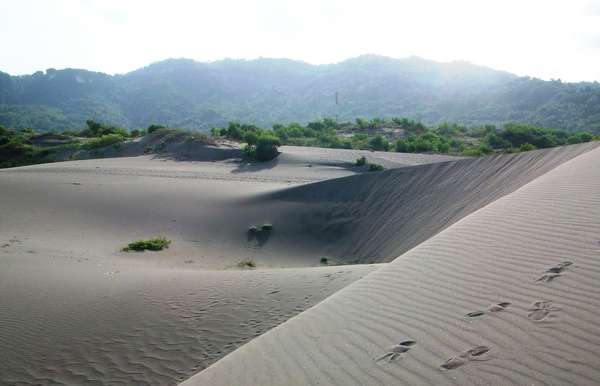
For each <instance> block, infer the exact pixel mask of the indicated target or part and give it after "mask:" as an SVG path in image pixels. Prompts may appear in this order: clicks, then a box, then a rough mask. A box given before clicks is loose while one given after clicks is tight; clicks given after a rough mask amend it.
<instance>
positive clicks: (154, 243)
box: [123, 236, 171, 252]
mask: <svg viewBox="0 0 600 386" xmlns="http://www.w3.org/2000/svg"><path fill="white" fill-rule="evenodd" d="M170 244H171V240H167V239H166V238H165V237H162V236H160V237H155V238H153V239H149V240H137V241H134V242H133V243H129V244H128V245H127V246H126V247H125V248H123V251H124V252H131V251H137V252H142V251H146V250H148V251H161V250H163V249H165V248H169V245H170Z"/></svg>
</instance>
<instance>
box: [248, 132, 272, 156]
mask: <svg viewBox="0 0 600 386" xmlns="http://www.w3.org/2000/svg"><path fill="white" fill-rule="evenodd" d="M279 145H280V141H279V138H277V137H276V136H274V135H272V134H265V133H263V134H262V135H261V136H260V137H258V140H257V141H256V145H250V144H248V146H246V149H245V152H246V154H247V155H248V156H249V157H252V158H254V159H256V160H258V161H262V162H265V161H270V160H272V159H274V158H275V157H277V156H278V155H279V150H277V148H278V147H279Z"/></svg>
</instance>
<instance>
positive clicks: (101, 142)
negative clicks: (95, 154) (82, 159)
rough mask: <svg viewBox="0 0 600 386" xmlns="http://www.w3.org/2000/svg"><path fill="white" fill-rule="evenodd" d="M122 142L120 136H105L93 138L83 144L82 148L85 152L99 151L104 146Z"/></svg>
mask: <svg viewBox="0 0 600 386" xmlns="http://www.w3.org/2000/svg"><path fill="white" fill-rule="evenodd" d="M122 141H123V136H121V135H120V134H106V135H103V136H101V137H98V138H93V139H91V140H89V141H87V142H85V143H84V144H83V145H82V147H83V148H84V149H87V150H92V149H99V148H102V147H105V146H109V145H114V144H117V143H119V142H122Z"/></svg>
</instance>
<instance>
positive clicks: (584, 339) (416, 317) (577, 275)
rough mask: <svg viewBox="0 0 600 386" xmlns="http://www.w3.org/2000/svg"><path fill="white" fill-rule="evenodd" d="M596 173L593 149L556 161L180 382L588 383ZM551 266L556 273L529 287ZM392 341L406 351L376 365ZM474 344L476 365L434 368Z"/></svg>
mask: <svg viewBox="0 0 600 386" xmlns="http://www.w3.org/2000/svg"><path fill="white" fill-rule="evenodd" d="M598 165H600V150H599V149H595V150H591V151H589V152H587V153H585V154H582V155H580V156H578V157H576V158H574V159H572V160H570V161H568V162H565V163H564V164H562V165H560V166H558V167H557V168H555V169H554V170H551V171H549V172H548V173H547V174H544V175H543V176H541V177H539V178H537V179H535V180H533V181H531V182H530V183H528V184H527V185H525V186H523V187H522V188H520V189H518V190H516V191H515V192H513V193H511V194H509V195H507V196H505V197H503V198H500V199H498V200H496V201H495V202H493V203H491V204H489V205H487V206H486V207H484V208H482V209H480V210H478V211H476V212H475V213H473V214H471V215H469V216H467V217H465V218H463V219H462V220H460V221H458V222H456V223H455V224H453V225H452V226H450V227H448V228H447V229H445V230H444V231H442V232H441V233H439V234H437V235H436V236H434V237H432V238H430V239H429V240H427V241H426V242H424V243H422V244H420V245H418V246H417V247H415V248H413V249H412V250H410V251H408V252H407V253H405V254H404V255H402V256H400V257H399V258H397V259H396V260H395V261H393V262H392V263H390V264H388V265H387V266H385V267H383V268H382V269H380V270H378V271H376V272H374V273H372V274H370V275H368V276H367V277H365V278H364V279H362V280H359V281H357V282H355V283H353V284H352V285H350V286H348V287H346V288H345V289H344V290H342V291H340V292H338V293H336V294H335V295H333V296H331V297H329V298H328V299H326V300H325V301H323V302H321V303H320V304H319V305H318V306H316V307H314V308H312V309H310V310H308V311H306V312H303V313H301V314H300V315H298V316H296V317H294V318H292V319H290V320H289V321H287V322H286V323H284V324H282V325H280V326H279V327H277V328H275V329H273V330H271V331H269V332H268V333H266V334H264V335H263V336H261V337H259V338H257V339H256V340H254V341H252V342H250V343H248V344H246V345H244V346H243V347H242V348H240V349H238V350H236V351H235V352H233V353H232V354H230V355H228V356H226V357H225V358H223V359H222V360H220V361H219V362H217V363H216V364H214V365H212V366H211V367H209V368H208V369H206V370H204V371H203V372H200V373H199V374H197V375H196V376H194V377H193V378H191V379H190V380H188V381H187V382H185V383H184V384H185V385H237V384H244V385H283V384H285V385H317V384H319V385H323V384H326V385H399V384H406V385H484V384H485V385H488V384H489V385H513V384H514V385H526V384H536V385H567V384H573V385H597V384H598V380H599V379H600V366H598V364H599V363H600V350H599V349H598V348H599V347H600V324H599V323H598V321H599V320H600V285H599V283H600V244H599V242H600V167H598ZM473 188H474V189H476V188H477V187H473ZM561 261H570V262H573V264H572V265H570V266H569V267H568V269H567V270H563V271H562V272H560V273H561V274H562V276H561V277H560V278H557V279H555V280H551V281H547V282H543V283H539V282H536V281H535V279H536V276H539V275H540V273H543V272H544V271H545V270H549V269H551V268H552V267H555V268H556V267H558V266H556V264H557V263H559V262H561ZM554 270H557V269H554ZM548 273H552V272H548ZM499 301H502V302H510V307H507V308H506V309H504V310H503V311H502V312H495V313H494V314H493V315H484V316H480V317H477V318H469V317H465V313H466V312H468V311H469V310H477V309H482V305H486V304H496V302H499ZM544 302H551V303H544ZM398 337H410V339H411V340H414V341H416V342H418V345H417V346H415V347H414V348H411V350H410V352H409V355H405V356H404V357H403V358H402V360H397V361H394V362H392V363H389V364H387V365H385V366H382V365H380V364H379V363H376V361H375V360H374V358H378V357H379V356H381V354H382V352H385V351H384V350H385V349H386V348H387V347H389V346H390V342H394V341H396V340H397V339H398ZM478 347H486V348H487V349H489V351H487V352H486V354H485V355H486V358H485V359H487V360H485V361H469V362H470V363H469V364H467V365H464V366H463V365H461V366H458V367H456V368H453V369H452V370H447V369H444V368H440V365H441V364H444V363H447V361H448V360H449V359H451V358H459V359H460V358H461V354H460V353H465V352H468V351H467V350H471V349H473V348H478ZM465 357H471V358H472V357H473V355H472V353H471V354H469V355H463V356H462V358H463V359H464V358H465ZM459 359H455V360H454V362H460V360H459ZM448 366H449V367H454V366H453V365H448Z"/></svg>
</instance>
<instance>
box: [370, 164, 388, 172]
mask: <svg viewBox="0 0 600 386" xmlns="http://www.w3.org/2000/svg"><path fill="white" fill-rule="evenodd" d="M383 170H385V168H384V167H383V165H379V164H369V171H370V172H381V171H383Z"/></svg>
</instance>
